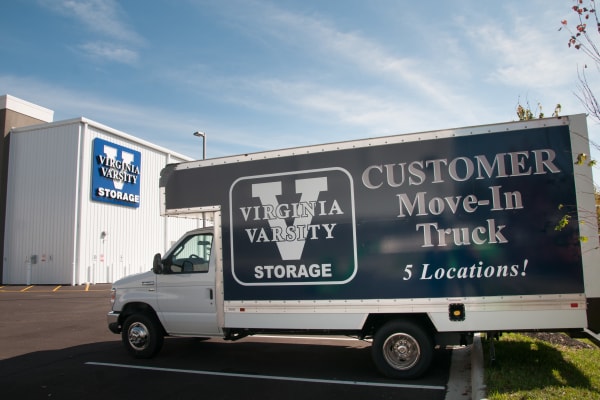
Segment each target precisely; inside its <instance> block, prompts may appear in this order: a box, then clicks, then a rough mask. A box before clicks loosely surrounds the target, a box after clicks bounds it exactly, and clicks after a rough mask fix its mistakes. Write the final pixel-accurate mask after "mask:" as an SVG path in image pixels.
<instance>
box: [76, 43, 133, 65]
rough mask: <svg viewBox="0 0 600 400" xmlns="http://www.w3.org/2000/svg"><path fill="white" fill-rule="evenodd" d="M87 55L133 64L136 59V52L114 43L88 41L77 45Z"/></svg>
mask: <svg viewBox="0 0 600 400" xmlns="http://www.w3.org/2000/svg"><path fill="white" fill-rule="evenodd" d="M79 48H80V49H82V50H83V51H84V52H85V53H87V54H88V55H89V56H91V57H94V58H97V59H102V60H109V61H116V62H121V63H124V64H134V63H135V62H137V60H138V53H137V52H135V51H133V50H131V49H128V48H125V47H122V46H120V45H119V44H115V43H107V42H89V43H85V44H82V45H80V46H79Z"/></svg>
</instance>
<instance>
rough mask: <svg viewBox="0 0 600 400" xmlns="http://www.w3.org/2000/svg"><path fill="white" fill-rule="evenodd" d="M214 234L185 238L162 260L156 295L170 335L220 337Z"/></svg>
mask: <svg viewBox="0 0 600 400" xmlns="http://www.w3.org/2000/svg"><path fill="white" fill-rule="evenodd" d="M213 237H214V235H213V233H212V231H210V230H203V231H196V232H194V233H191V234H189V235H188V236H186V237H184V238H183V239H182V240H181V241H180V242H179V243H178V244H177V245H176V246H175V247H174V248H173V249H172V251H171V252H170V253H169V254H167V256H166V257H165V258H164V259H163V269H164V272H163V273H162V274H159V275H157V279H156V283H157V287H156V293H157V296H158V308H159V313H160V316H161V320H162V322H163V325H164V327H165V329H166V330H167V332H168V333H169V334H179V335H194V336H202V335H215V334H219V328H218V324H217V313H216V301H215V276H216V272H215V269H216V268H215V265H216V264H215V259H216V254H213V251H212V245H213Z"/></svg>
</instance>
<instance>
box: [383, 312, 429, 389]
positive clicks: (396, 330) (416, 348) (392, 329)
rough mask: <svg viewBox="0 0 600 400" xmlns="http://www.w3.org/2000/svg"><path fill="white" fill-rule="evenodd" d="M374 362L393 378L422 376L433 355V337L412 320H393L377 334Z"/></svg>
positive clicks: (386, 374)
mask: <svg viewBox="0 0 600 400" xmlns="http://www.w3.org/2000/svg"><path fill="white" fill-rule="evenodd" d="M372 352H373V361H374V362H375V365H376V366H377V368H378V369H379V371H380V372H381V373H382V374H384V375H385V376H387V377H389V378H401V379H410V378H417V377H419V376H420V375H422V374H423V373H424V372H425V371H427V369H428V368H429V365H430V364H431V360H432V358H433V341H432V339H431V336H430V335H429V334H428V333H427V332H426V331H425V330H423V328H421V327H420V326H419V325H418V324H416V323H414V322H411V321H401V320H396V321H390V322H388V323H386V324H385V325H383V326H382V327H381V328H379V330H377V332H376V333H375V337H374V338H373V348H372Z"/></svg>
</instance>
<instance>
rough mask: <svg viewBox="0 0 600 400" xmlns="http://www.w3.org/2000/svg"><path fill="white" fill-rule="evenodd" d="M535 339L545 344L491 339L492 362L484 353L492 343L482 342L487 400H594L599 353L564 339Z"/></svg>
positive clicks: (515, 337)
mask: <svg viewBox="0 0 600 400" xmlns="http://www.w3.org/2000/svg"><path fill="white" fill-rule="evenodd" d="M557 335H561V336H557ZM532 336H533V337H532ZM541 337H544V338H546V339H548V340H542V339H539V338H538V337H536V336H535V335H526V334H516V333H510V334H503V335H502V336H501V337H500V340H494V347H495V354H496V357H495V358H496V359H495V361H491V357H490V352H489V350H490V344H489V342H490V340H492V339H486V340H484V341H483V351H484V360H485V383H486V385H487V393H488V399H490V400H507V399H518V400H538V399H539V400H542V399H543V400H553V399H560V400H565V399H566V400H569V399H577V400H579V399H581V400H583V399H586V400H588V399H600V349H599V348H598V347H596V346H594V345H593V344H592V343H591V342H590V341H588V340H586V339H582V340H574V339H571V338H568V337H567V336H566V335H564V334H543V336H541Z"/></svg>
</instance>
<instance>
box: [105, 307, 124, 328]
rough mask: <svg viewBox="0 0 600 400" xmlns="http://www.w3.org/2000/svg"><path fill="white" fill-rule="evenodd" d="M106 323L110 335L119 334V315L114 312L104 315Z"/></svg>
mask: <svg viewBox="0 0 600 400" xmlns="http://www.w3.org/2000/svg"><path fill="white" fill-rule="evenodd" d="M106 321H107V322H108V329H109V330H110V331H111V332H112V333H121V324H119V313H118V312H116V311H110V312H109V313H108V314H107V315H106Z"/></svg>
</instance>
